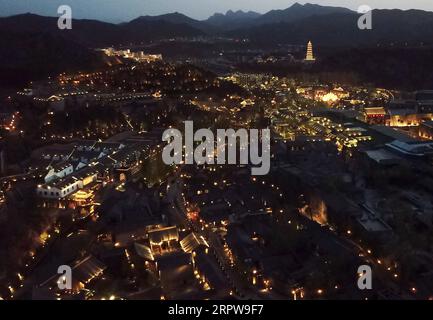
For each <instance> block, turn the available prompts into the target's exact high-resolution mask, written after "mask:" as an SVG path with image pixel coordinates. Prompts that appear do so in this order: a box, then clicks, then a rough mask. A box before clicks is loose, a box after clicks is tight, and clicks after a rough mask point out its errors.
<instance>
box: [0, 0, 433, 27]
mask: <svg viewBox="0 0 433 320" xmlns="http://www.w3.org/2000/svg"><path fill="white" fill-rule="evenodd" d="M294 2H296V1H291V0H266V1H263V0H0V15H1V16H9V15H14V14H19V13H26V12H31V13H37V14H41V15H46V16H55V15H57V8H58V7H59V6H60V5H63V4H68V5H70V6H71V7H72V9H73V14H74V16H75V17H76V18H89V19H98V20H105V21H110V22H121V21H128V20H131V19H134V18H136V17H138V16H140V15H158V14H163V13H169V12H175V11H177V12H181V13H184V14H186V15H188V16H190V17H192V18H196V19H206V18H208V17H209V16H210V15H212V14H213V13H215V12H226V11H227V10H229V9H231V10H239V9H241V10H253V11H257V12H260V13H264V12H267V11H269V10H272V9H285V8H287V7H289V6H291V5H292V4H293V3H294ZM298 2H299V3H305V2H310V3H317V4H321V5H331V6H343V7H347V8H350V9H356V8H358V7H359V6H360V5H365V4H367V5H369V6H371V7H373V8H400V9H424V10H429V11H433V1H432V0H411V1H408V0H322V1H317V0H310V1H298Z"/></svg>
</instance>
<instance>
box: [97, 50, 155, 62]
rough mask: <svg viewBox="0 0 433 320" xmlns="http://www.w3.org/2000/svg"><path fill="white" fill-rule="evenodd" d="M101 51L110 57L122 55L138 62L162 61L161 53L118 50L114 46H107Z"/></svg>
mask: <svg viewBox="0 0 433 320" xmlns="http://www.w3.org/2000/svg"><path fill="white" fill-rule="evenodd" d="M101 51H102V52H104V53H105V54H106V55H107V56H109V57H122V58H124V59H131V60H134V61H136V62H145V63H151V62H156V61H162V55H161V54H146V53H144V52H143V51H137V52H133V51H131V50H130V49H125V50H116V49H114V48H106V49H102V50H101Z"/></svg>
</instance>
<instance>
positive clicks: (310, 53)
mask: <svg viewBox="0 0 433 320" xmlns="http://www.w3.org/2000/svg"><path fill="white" fill-rule="evenodd" d="M305 61H316V59H315V58H314V55H313V44H312V43H311V41H308V44H307V56H306V57H305Z"/></svg>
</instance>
